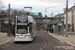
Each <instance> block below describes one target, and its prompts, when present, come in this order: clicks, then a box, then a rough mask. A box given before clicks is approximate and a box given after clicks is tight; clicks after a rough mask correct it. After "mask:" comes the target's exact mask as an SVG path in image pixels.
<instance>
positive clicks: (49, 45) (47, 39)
mask: <svg viewBox="0 0 75 50" xmlns="http://www.w3.org/2000/svg"><path fill="white" fill-rule="evenodd" d="M11 41H12V40H11ZM56 46H69V45H67V44H64V43H61V42H60V41H59V40H57V39H55V38H53V37H52V36H50V35H48V34H47V33H46V32H43V31H41V32H40V31H39V32H37V37H36V38H35V40H34V41H33V42H29V43H14V42H7V43H5V44H2V45H0V50H66V49H64V48H56ZM68 50H69V49H68ZM70 50H74V49H70Z"/></svg>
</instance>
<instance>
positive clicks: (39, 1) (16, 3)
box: [2, 0, 75, 16]
mask: <svg viewBox="0 0 75 50" xmlns="http://www.w3.org/2000/svg"><path fill="white" fill-rule="evenodd" d="M2 2H3V3H4V5H5V6H6V8H8V4H11V8H13V9H24V8H23V7H25V6H31V7H33V9H32V12H42V14H43V16H44V15H47V16H51V15H50V14H51V13H52V12H53V14H54V15H56V14H58V13H63V8H65V7H66V5H65V4H66V0H2ZM74 3H75V0H69V8H70V7H72V6H73V5H74ZM58 5H63V6H60V7H54V6H58ZM47 7H54V8H48V9H46V10H47V12H45V8H47Z"/></svg>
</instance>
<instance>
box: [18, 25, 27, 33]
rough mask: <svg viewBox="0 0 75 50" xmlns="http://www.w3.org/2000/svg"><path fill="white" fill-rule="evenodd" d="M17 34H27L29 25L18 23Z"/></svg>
mask: <svg viewBox="0 0 75 50" xmlns="http://www.w3.org/2000/svg"><path fill="white" fill-rule="evenodd" d="M17 34H27V26H26V25H17Z"/></svg>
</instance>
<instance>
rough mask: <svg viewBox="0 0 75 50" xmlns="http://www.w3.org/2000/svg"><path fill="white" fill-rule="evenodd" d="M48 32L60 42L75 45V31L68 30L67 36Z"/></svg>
mask: <svg viewBox="0 0 75 50" xmlns="http://www.w3.org/2000/svg"><path fill="white" fill-rule="evenodd" d="M48 34H49V35H50V36H52V37H54V38H56V39H58V40H59V41H60V42H62V43H67V44H69V45H72V46H75V32H68V37H66V36H65V35H64V36H63V35H58V34H56V33H50V32H48Z"/></svg>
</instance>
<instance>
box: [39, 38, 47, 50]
mask: <svg viewBox="0 0 75 50" xmlns="http://www.w3.org/2000/svg"><path fill="white" fill-rule="evenodd" d="M42 38H43V41H44V46H43V47H42V48H41V49H40V50H43V49H44V48H45V47H46V44H47V43H46V40H45V38H44V37H42Z"/></svg>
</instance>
